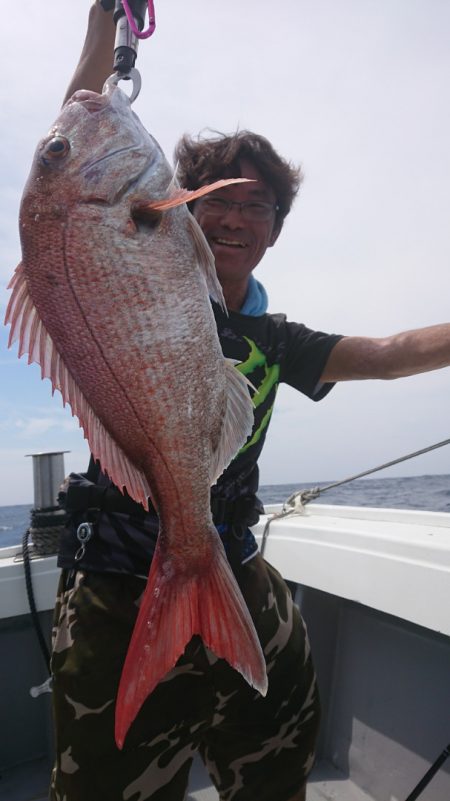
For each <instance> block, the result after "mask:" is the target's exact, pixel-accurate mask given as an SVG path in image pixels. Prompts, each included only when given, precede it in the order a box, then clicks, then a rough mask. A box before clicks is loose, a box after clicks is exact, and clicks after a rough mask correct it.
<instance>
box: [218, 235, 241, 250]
mask: <svg viewBox="0 0 450 801" xmlns="http://www.w3.org/2000/svg"><path fill="white" fill-rule="evenodd" d="M211 242H213V243H214V244H215V245H224V246H225V247H228V248H247V247H248V245H247V244H246V243H245V242H241V241H240V240H239V239H229V238H228V237H224V236H213V237H211Z"/></svg>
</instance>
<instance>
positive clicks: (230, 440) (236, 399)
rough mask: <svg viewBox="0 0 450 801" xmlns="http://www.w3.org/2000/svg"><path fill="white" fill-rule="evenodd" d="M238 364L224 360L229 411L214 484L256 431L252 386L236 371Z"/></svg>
mask: <svg viewBox="0 0 450 801" xmlns="http://www.w3.org/2000/svg"><path fill="white" fill-rule="evenodd" d="M238 363H239V362H236V361H235V360H234V359H225V373H226V379H227V395H226V409H225V414H224V416H223V422H222V430H221V435H220V439H219V443H218V445H217V447H216V449H215V450H214V452H213V454H212V460H211V484H214V483H215V482H216V481H217V479H218V478H219V476H221V475H222V473H223V471H224V470H225V468H226V467H227V466H228V464H229V463H230V462H231V460H232V459H234V457H235V456H236V454H237V453H238V451H239V450H240V448H242V446H243V445H245V442H246V441H247V439H248V437H249V436H250V434H251V432H252V428H253V402H252V399H251V397H250V395H249V391H248V390H249V387H250V388H252V385H251V383H250V382H249V381H248V379H247V378H246V377H245V376H244V375H242V373H240V372H239V370H238V369H237V364H238Z"/></svg>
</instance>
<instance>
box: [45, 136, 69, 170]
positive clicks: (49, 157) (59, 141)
mask: <svg viewBox="0 0 450 801" xmlns="http://www.w3.org/2000/svg"><path fill="white" fill-rule="evenodd" d="M69 150H70V143H69V140H68V139H66V137H65V136H54V137H53V138H52V139H50V141H49V142H47V144H46V146H45V148H44V152H43V154H42V159H43V161H44V163H45V164H49V163H50V162H51V161H58V160H60V159H62V158H64V157H65V156H67V154H68V152H69Z"/></svg>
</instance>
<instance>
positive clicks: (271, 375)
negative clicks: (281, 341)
mask: <svg viewBox="0 0 450 801" xmlns="http://www.w3.org/2000/svg"><path fill="white" fill-rule="evenodd" d="M244 339H245V341H246V342H247V343H248V345H249V346H250V353H249V355H248V357H247V359H246V360H245V362H241V363H240V364H238V365H236V366H237V369H238V370H239V371H240V372H241V373H242V374H243V375H249V374H250V373H252V372H253V371H254V370H255V369H256V368H257V367H264V377H263V379H262V381H261V383H260V384H259V386H257V385H256V382H255V381H252V383H253V385H254V386H255V387H256V392H255V393H254V395H253V397H252V400H253V405H254V406H255V408H257V407H258V406H260V405H261V403H263V402H264V401H265V400H266V398H267V397H268V395H269V393H270V391H271V390H272V389H273V387H275V392H276V390H277V384H278V381H279V377H280V365H279V364H273V365H272V366H271V367H269V366H268V364H267V359H266V356H265V354H264V353H262V351H260V349H259V348H258V347H257V345H256V344H255V342H253V340H251V339H248V338H247V337H244ZM272 411H273V404H272V406H271V407H270V409H268V410H267V412H266V413H265V415H264V417H263V419H262V420H261V423H260V425H259V426H258V428H257V429H256V431H255V432H254V434H253V436H252V438H251V439H249V441H248V442H247V443H246V444H245V445H244V446H243V448H241V450H240V451H239V453H244V452H245V451H246V450H247V449H248V448H251V446H252V445H255V444H256V442H258V440H260V439H261V436H262V434H263V432H264V431H265V429H266V428H267V426H268V425H269V422H270V418H271V416H272Z"/></svg>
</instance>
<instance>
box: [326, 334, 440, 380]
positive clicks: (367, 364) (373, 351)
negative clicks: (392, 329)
mask: <svg viewBox="0 0 450 801" xmlns="http://www.w3.org/2000/svg"><path fill="white" fill-rule="evenodd" d="M449 365H450V324H449V323H444V324H443V325H433V326H430V327H429V328H418V329H415V330H413V331H403V332H402V333H401V334H394V336H390V337H383V338H382V339H372V338H370V337H344V339H341V340H340V342H338V343H337V345H335V347H334V348H333V350H332V351H331V353H330V356H329V358H328V361H327V363H326V365H325V369H324V371H323V373H322V376H321V379H320V380H321V382H323V383H326V382H328V381H352V380H355V379H364V378H384V379H389V378H401V377H403V376H408V375H416V374H417V373H426V372H428V371H430V370H438V369H439V368H441V367H447V366H449Z"/></svg>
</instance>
